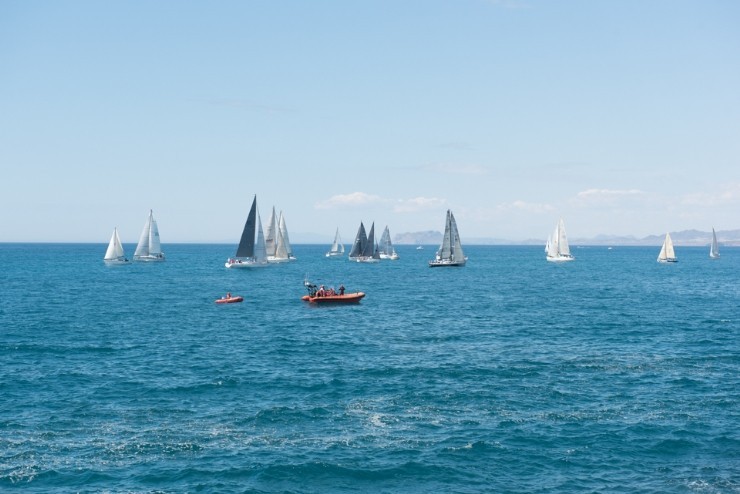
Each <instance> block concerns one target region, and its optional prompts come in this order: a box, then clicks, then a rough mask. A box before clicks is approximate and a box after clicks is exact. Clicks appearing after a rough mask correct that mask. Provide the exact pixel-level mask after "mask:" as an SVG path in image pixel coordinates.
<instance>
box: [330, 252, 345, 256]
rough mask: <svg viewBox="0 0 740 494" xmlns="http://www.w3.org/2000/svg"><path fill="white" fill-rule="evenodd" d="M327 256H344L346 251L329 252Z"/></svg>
mask: <svg viewBox="0 0 740 494" xmlns="http://www.w3.org/2000/svg"><path fill="white" fill-rule="evenodd" d="M326 257H344V252H327V253H326Z"/></svg>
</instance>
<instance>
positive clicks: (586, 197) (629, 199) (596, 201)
mask: <svg viewBox="0 0 740 494" xmlns="http://www.w3.org/2000/svg"><path fill="white" fill-rule="evenodd" d="M646 196H647V195H646V194H645V192H644V191H642V190H639V189H624V190H613V189H587V190H583V191H581V192H579V193H578V194H576V196H575V197H574V198H573V199H571V202H572V203H574V204H575V205H577V206H583V207H596V206H609V207H615V206H619V205H626V204H629V203H634V201H636V200H643V199H645V198H646Z"/></svg>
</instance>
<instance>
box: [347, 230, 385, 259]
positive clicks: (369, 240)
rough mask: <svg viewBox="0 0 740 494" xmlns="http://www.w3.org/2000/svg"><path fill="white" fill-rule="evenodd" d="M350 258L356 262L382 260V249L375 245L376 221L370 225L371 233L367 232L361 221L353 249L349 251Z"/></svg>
mask: <svg viewBox="0 0 740 494" xmlns="http://www.w3.org/2000/svg"><path fill="white" fill-rule="evenodd" d="M348 257H349V260H350V261H355V262H369V263H372V262H380V251H379V249H378V248H377V247H376V245H375V222H373V224H372V226H371V227H370V233H369V234H367V233H365V225H364V224H363V223H362V221H360V227H359V228H358V229H357V235H356V236H355V241H354V243H353V244H352V250H350V251H349V256H348Z"/></svg>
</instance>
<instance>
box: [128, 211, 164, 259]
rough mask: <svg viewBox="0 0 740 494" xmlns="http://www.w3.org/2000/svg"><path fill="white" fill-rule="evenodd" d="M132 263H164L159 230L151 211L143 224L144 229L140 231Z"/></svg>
mask: <svg viewBox="0 0 740 494" xmlns="http://www.w3.org/2000/svg"><path fill="white" fill-rule="evenodd" d="M134 261H164V254H163V253H162V246H161V243H160V240H159V228H157V222H156V221H155V219H154V214H153V212H152V210H151V209H150V210H149V216H148V217H147V219H146V223H145V224H144V229H143V230H142V231H141V236H140V237H139V243H138V244H137V245H136V251H134Z"/></svg>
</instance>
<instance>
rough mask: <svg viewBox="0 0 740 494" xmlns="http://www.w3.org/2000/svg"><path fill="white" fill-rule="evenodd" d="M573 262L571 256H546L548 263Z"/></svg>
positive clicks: (573, 259)
mask: <svg viewBox="0 0 740 494" xmlns="http://www.w3.org/2000/svg"><path fill="white" fill-rule="evenodd" d="M575 260H576V258H575V257H573V256H547V261H548V262H568V261H575Z"/></svg>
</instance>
